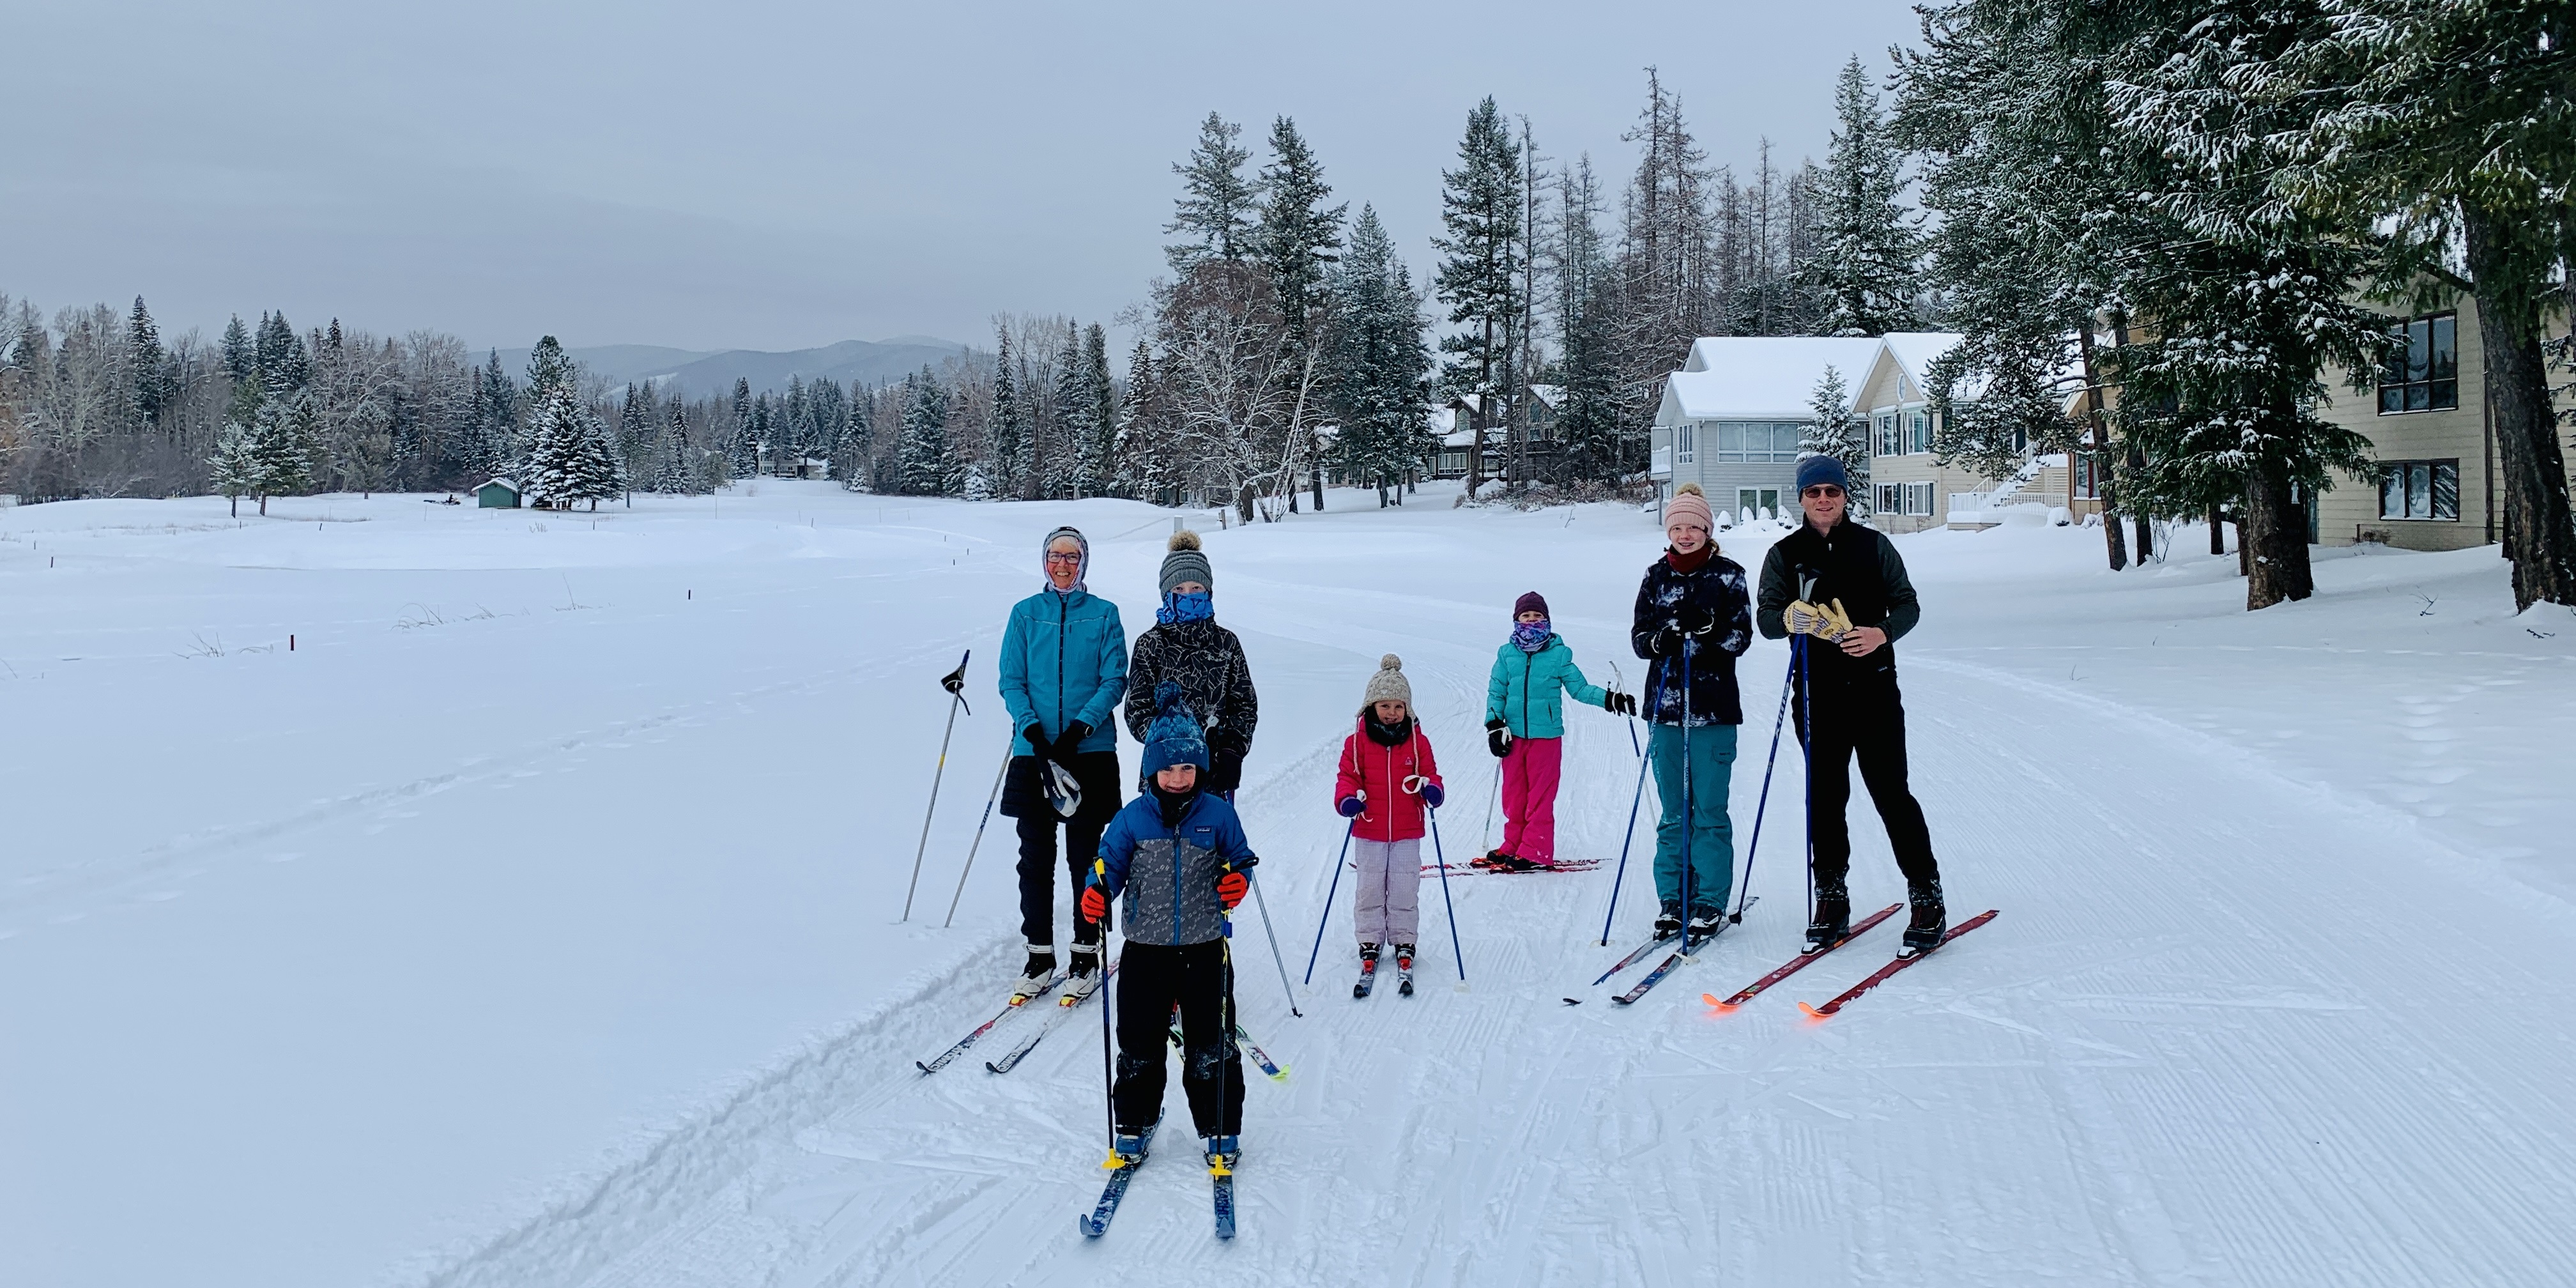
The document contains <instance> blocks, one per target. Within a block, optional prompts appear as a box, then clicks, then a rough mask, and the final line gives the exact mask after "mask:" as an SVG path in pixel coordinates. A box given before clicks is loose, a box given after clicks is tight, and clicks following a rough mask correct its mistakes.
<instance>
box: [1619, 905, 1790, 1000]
mask: <svg viewBox="0 0 2576 1288" xmlns="http://www.w3.org/2000/svg"><path fill="white" fill-rule="evenodd" d="M1760 902H1762V900H1761V898H1760V897H1759V896H1756V897H1754V898H1751V899H1747V900H1745V901H1744V906H1745V907H1746V908H1751V907H1752V906H1753V905H1755V904H1757V903H1760ZM1738 915H1741V914H1740V913H1739V914H1738ZM1734 924H1735V922H1734V921H1733V920H1727V921H1721V922H1719V923H1717V929H1715V930H1712V931H1710V932H1708V933H1707V934H1705V935H1701V936H1699V937H1697V938H1689V939H1684V940H1683V941H1682V950H1681V951H1680V952H1677V953H1674V954H1673V955H1672V956H1670V957H1667V958H1665V959H1664V960H1663V962H1662V964H1660V965H1658V966H1656V967H1655V969H1654V970H1653V971H1651V972H1649V973H1648V974H1647V976H1646V977H1645V978H1644V979H1641V980H1638V981H1637V986H1636V987H1635V988H1632V989H1629V990H1628V991H1627V992H1625V993H1621V994H1620V995H1618V996H1617V997H1614V998H1611V999H1610V1000H1611V1001H1613V1002H1616V1003H1618V1004H1619V1005H1621V1006H1629V1005H1633V1004H1634V1003H1635V1002H1636V1000H1637V999H1638V998H1641V997H1644V996H1645V995H1646V990H1648V989H1650V988H1653V987H1654V986H1655V985H1657V984H1660V983H1663V982H1664V976H1666V975H1670V974H1672V973H1673V969H1674V968H1675V967H1678V966H1680V965H1681V964H1682V963H1683V962H1685V961H1688V960H1690V958H1691V955H1692V954H1694V953H1697V952H1698V951H1699V950H1700V949H1701V948H1703V947H1705V946H1707V944H1708V941H1710V940H1712V939H1715V938H1717V937H1718V936H1719V935H1722V934H1725V933H1726V928H1727V927H1728V926H1732V925H1734Z"/></svg>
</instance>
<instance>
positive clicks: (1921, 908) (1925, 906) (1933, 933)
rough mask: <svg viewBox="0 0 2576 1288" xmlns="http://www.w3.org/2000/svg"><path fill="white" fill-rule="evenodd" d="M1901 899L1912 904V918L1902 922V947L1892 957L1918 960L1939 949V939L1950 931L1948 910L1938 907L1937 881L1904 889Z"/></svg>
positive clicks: (1939, 899)
mask: <svg viewBox="0 0 2576 1288" xmlns="http://www.w3.org/2000/svg"><path fill="white" fill-rule="evenodd" d="M1905 900H1906V902H1908V903H1910V904H1913V905H1914V919H1913V920H1911V921H1908V922H1906V923H1905V945H1904V947H1902V948H1899V949H1898V950H1897V952H1896V955H1897V956H1899V957H1920V956H1922V955H1923V954H1925V953H1928V952H1930V951H1932V950H1933V949H1935V948H1938V947H1940V946H1941V936H1942V935H1943V934H1945V933H1947V932H1948V931H1949V929H1950V910H1949V909H1948V908H1945V907H1943V906H1942V904H1941V882H1940V881H1939V880H1938V879H1934V880H1931V881H1926V882H1924V883H1923V884H1921V885H1918V886H1909V887H1907V888H1906V891H1905Z"/></svg>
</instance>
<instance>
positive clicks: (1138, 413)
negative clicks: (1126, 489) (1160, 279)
mask: <svg viewBox="0 0 2576 1288" xmlns="http://www.w3.org/2000/svg"><path fill="white" fill-rule="evenodd" d="M1156 387H1157V386H1156V380H1155V376H1154V348H1153V346H1152V345H1151V344H1149V343H1147V342H1146V341H1145V340H1144V339H1143V338H1142V337H1139V338H1138V339H1137V341H1136V348H1135V350H1134V351H1133V352H1131V353H1129V354H1128V355H1127V393H1126V397H1125V399H1124V401H1123V402H1122V404H1121V405H1120V407H1119V413H1118V459H1119V462H1120V468H1119V473H1120V476H1121V477H1123V478H1125V479H1126V480H1127V481H1128V485H1129V486H1130V487H1132V488H1134V489H1135V494H1136V496H1137V498H1138V499H1139V500H1144V501H1151V502H1153V503H1155V504H1157V505H1172V504H1176V503H1178V501H1179V500H1180V496H1179V491H1180V487H1179V482H1180V481H1179V479H1178V478H1177V477H1176V471H1175V470H1174V468H1173V466H1174V462H1173V460H1172V455H1171V445H1170V441H1169V436H1168V435H1169V431H1168V429H1167V427H1166V426H1165V425H1164V424H1163V420H1162V414H1161V410H1160V408H1159V405H1158V403H1159V400H1158V398H1157V396H1156Z"/></svg>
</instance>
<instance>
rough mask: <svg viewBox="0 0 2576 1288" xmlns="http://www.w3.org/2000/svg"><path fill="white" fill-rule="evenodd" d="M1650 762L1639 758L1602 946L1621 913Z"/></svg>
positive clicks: (1603, 925) (1603, 919)
mask: <svg viewBox="0 0 2576 1288" xmlns="http://www.w3.org/2000/svg"><path fill="white" fill-rule="evenodd" d="M1628 736H1629V737H1631V738H1633V737H1635V736H1636V732H1635V731H1634V730H1631V731H1629V734H1628ZM1649 763H1651V762H1649V761H1648V760H1646V758H1645V757H1643V756H1639V757H1638V758H1637V794H1636V796H1634V797H1633V798H1631V799H1630V800H1629V802H1628V834H1627V835H1626V836H1625V837H1622V838H1621V839H1620V841H1619V868H1618V870H1617V871H1615V872H1613V873H1611V874H1610V909H1609V911H1607V912H1604V913H1603V914H1601V946H1602V947H1604V948H1607V947H1609V946H1610V923H1611V921H1612V920H1613V919H1615V918H1616V917H1618V915H1619V883H1620V882H1622V881H1624V880H1626V879H1627V877H1628V848H1629V847H1630V846H1632V845H1635V844H1636V843H1637V808H1638V807H1639V806H1641V805H1643V804H1645V803H1646V766H1647V765H1648V764H1649Z"/></svg>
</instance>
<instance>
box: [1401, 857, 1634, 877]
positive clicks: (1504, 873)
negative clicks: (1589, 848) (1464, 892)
mask: <svg viewBox="0 0 2576 1288" xmlns="http://www.w3.org/2000/svg"><path fill="white" fill-rule="evenodd" d="M1600 866H1601V860H1599V859H1564V860H1561V861H1559V862H1556V863H1542V864H1539V865H1538V866H1537V867H1534V868H1526V869H1523V868H1487V867H1470V866H1468V865H1466V864H1463V863H1453V864H1451V865H1450V866H1449V875H1451V876H1453V877H1472V876H1476V875H1479V874H1483V875H1487V876H1498V877H1516V876H1523V875H1528V874H1535V873H1540V872H1589V871H1591V870H1592V869H1594V868H1597V867H1600ZM1422 875H1424V876H1426V877H1434V876H1438V875H1440V865H1439V864H1437V863H1425V864H1423V865H1422Z"/></svg>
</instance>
